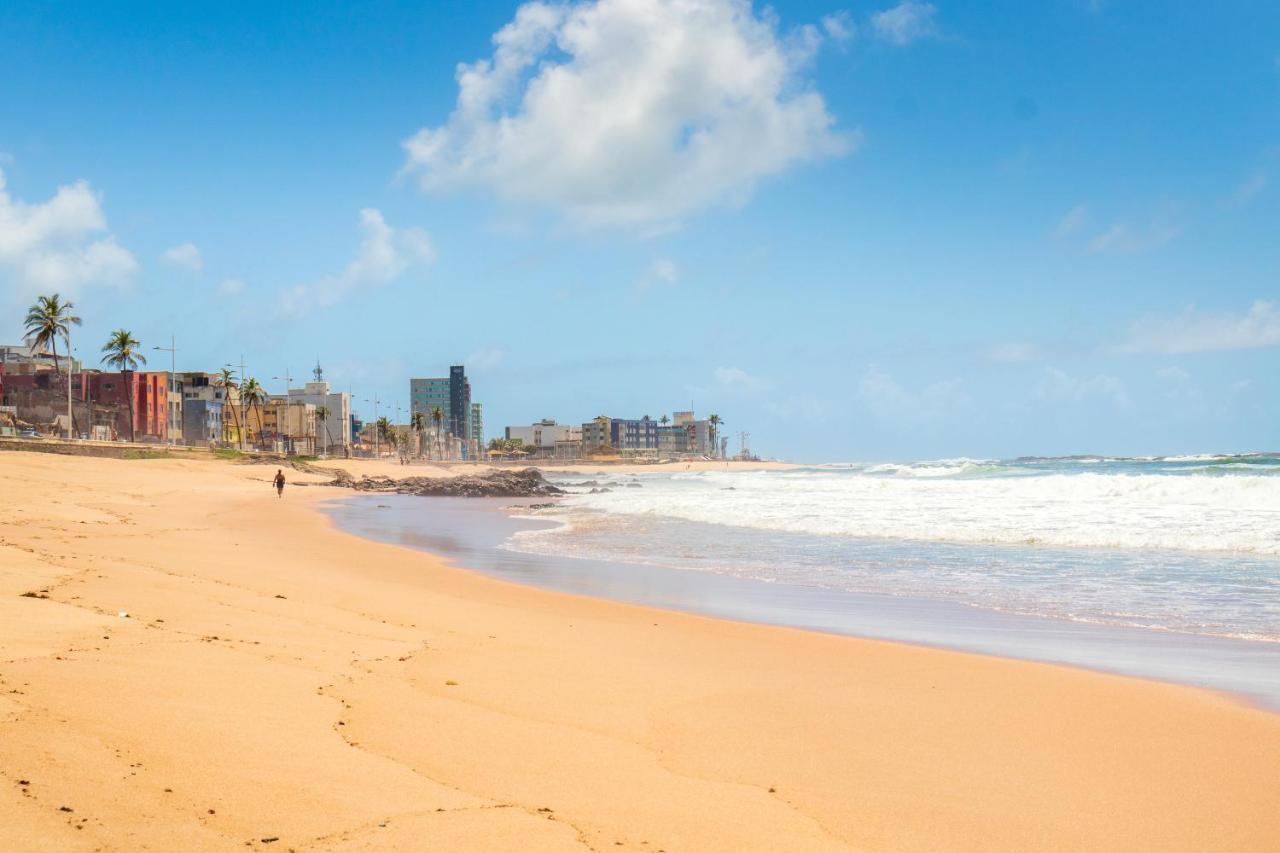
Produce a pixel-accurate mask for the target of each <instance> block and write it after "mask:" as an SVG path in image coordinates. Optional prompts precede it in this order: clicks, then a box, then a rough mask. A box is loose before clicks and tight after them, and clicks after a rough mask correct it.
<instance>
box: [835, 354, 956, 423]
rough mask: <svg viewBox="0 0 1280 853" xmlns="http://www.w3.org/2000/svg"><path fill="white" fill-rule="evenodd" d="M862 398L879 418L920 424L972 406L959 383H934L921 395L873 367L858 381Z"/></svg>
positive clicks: (951, 381)
mask: <svg viewBox="0 0 1280 853" xmlns="http://www.w3.org/2000/svg"><path fill="white" fill-rule="evenodd" d="M857 391H858V397H859V399H860V400H861V402H862V404H863V405H864V406H866V407H867V408H868V409H870V410H871V413H872V414H873V415H875V416H876V417H877V418H879V419H881V420H886V421H900V422H919V421H928V420H934V419H937V418H944V417H948V416H951V415H954V414H955V413H956V412H959V411H963V410H966V409H968V408H969V407H970V406H971V405H972V401H971V400H970V399H969V395H968V394H967V393H966V391H965V386H964V383H963V382H962V381H961V380H959V379H944V380H941V381H938V382H932V383H930V384H928V385H926V386H924V387H923V388H921V389H920V390H919V391H912V390H908V389H906V388H903V387H902V385H900V384H899V383H898V381H897V380H896V379H894V378H893V376H891V375H890V374H889V373H887V372H885V371H884V370H882V369H881V368H879V367H877V366H875V365H872V366H871V367H869V368H867V371H866V372H865V373H864V374H863V375H862V378H861V379H860V380H859V381H858V389H857Z"/></svg>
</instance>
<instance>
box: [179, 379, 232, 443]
mask: <svg viewBox="0 0 1280 853" xmlns="http://www.w3.org/2000/svg"><path fill="white" fill-rule="evenodd" d="M175 379H176V383H175V384H176V385H177V387H178V388H179V389H180V393H181V395H182V428H181V435H182V442H183V443H184V444H195V445H204V444H210V443H216V442H220V441H223V440H224V438H225V436H224V428H223V425H222V420H223V418H224V417H230V414H229V413H228V412H227V405H226V400H225V399H224V393H225V391H224V389H223V388H222V386H220V385H218V384H217V377H216V376H215V375H214V374H212V373H201V372H198V371H188V372H179V373H178V374H176V377H175Z"/></svg>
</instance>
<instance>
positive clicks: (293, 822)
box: [0, 452, 1280, 851]
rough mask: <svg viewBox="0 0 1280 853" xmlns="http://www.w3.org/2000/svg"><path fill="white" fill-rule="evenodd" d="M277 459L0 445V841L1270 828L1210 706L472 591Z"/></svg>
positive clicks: (161, 842) (1023, 667) (573, 846)
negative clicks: (377, 533)
mask: <svg viewBox="0 0 1280 853" xmlns="http://www.w3.org/2000/svg"><path fill="white" fill-rule="evenodd" d="M337 464H342V463H337ZM377 464H378V465H382V466H383V467H386V468H388V469H391V470H386V471H381V470H373V467H372V466H369V470H364V469H363V468H361V467H360V466H358V465H354V464H352V465H346V466H345V467H349V468H350V469H351V470H353V472H355V473H387V474H390V475H391V476H407V475H410V474H412V475H417V476H421V475H423V474H424V471H423V470H421V469H420V468H413V469H406V468H405V467H401V466H396V465H393V464H387V463H377ZM286 473H288V474H289V478H290V480H291V485H290V486H288V487H287V488H286V489H285V493H284V497H283V499H277V498H276V495H275V493H274V491H273V490H272V488H271V486H270V478H271V476H272V475H273V474H274V468H272V467H269V466H257V465H254V466H250V465H236V464H231V463H227V462H216V461H207V462H205V461H194V460H181V461H179V460H165V459H147V460H112V459H95V458H74V457H64V456H55V455H45V454H35V453H20V452H5V453H3V454H0V849H4V850H23V851H26V850H138V849H156V850H173V849H185V850H233V849H234V850H244V849H269V850H286V849H294V850H384V849H385V850H391V849H401V850H433V849H438V850H458V849H476V850H494V849H508V850H514V849H520V850H584V849H591V850H604V849H624V850H625V849H631V850H649V851H657V850H667V851H676V850H850V849H852V850H867V849H879V850H889V849H893V850H903V849H914V850H924V849H929V850H935V849H962V850H963V849H983V850H991V849H1001V850H1031V849H1097V850H1103V849H1111V850H1120V849H1124V850H1133V849H1161V850H1203V849H1231V850H1267V849H1275V846H1276V839H1278V838H1280V810H1277V809H1276V808H1275V803H1276V802H1280V773H1277V772H1276V768H1277V767H1280V715H1276V714H1274V713H1271V712H1268V711H1265V710H1262V709H1258V708H1253V707H1250V706H1248V705H1247V704H1246V703H1244V702H1242V701H1241V700H1239V699H1237V698H1236V697H1233V696H1229V695H1225V694H1219V693H1214V692H1210V691H1206V690H1201V689H1195V688H1190V687H1182V686H1175V685H1170V684H1164V683H1159V682H1154V681H1146V680H1141V679H1135V678H1125V677H1119V676H1113V675H1106V674H1100V673H1096V672H1090V671H1085V670H1078V669H1072V668H1068V667H1060V666H1052V665H1046V664H1039V663H1030V662H1025V661H1013V660H1006V659H1001V658H996V657H989V656H981V655H974V654H965V653H959V652H952V651H944V650H938V649H930V648H923V647H915V646H910V645H903V644H895V643H888V642H880V641H873V640H862V639H855V638H849V637H839V636H831V635H826V634H820V633H816V632H807V631H801V630H794V629H787V628H778V627H767V626H760V625H750V624H744V623H737V622H732V621H727V620H717V619H711V618H706V617H701V616H695V615H688V614H680V613H673V612H668V611H663V610H656V609H650V608H646V607H640V606H634V605H626V604H618V603H614V602H608V601H602V600H595V599H590V598H585V597H581V596H574V595H569V594H564V593H557V592H550V591H545V590H539V589H534V588H530V587H526V586H521V585H516V584H512V583H508V582H503V581H498V580H494V579H492V578H489V577H485V576H483V575H481V574H478V573H475V572H472V571H468V570H467V569H466V568H465V567H459V566H453V565H449V564H448V563H446V562H445V561H444V560H442V559H439V558H435V557H432V556H431V555H428V554H423V553H421V552H418V551H413V550H409V549H407V548H401V547H397V546H393V545H386V544H378V543H374V542H370V541H366V540H363V539H359V538H356V537H354V536H350V535H348V534H345V533H342V532H340V531H338V530H336V529H335V528H334V527H333V526H332V524H331V523H330V521H329V520H328V519H327V518H326V516H325V515H324V514H323V513H322V512H321V511H320V509H319V507H320V505H321V504H322V503H323V502H325V501H329V500H332V499H334V498H335V497H338V496H340V494H341V493H340V490H336V489H331V488H320V487H311V486H308V487H302V486H301V485H300V483H301V482H304V481H319V480H322V479H323V478H322V477H319V476H314V475H307V474H303V473H298V472H291V471H290V472H286ZM439 473H441V474H442V475H446V474H447V473H448V472H447V471H446V470H444V469H441V471H440V472H439ZM424 500H427V499H424Z"/></svg>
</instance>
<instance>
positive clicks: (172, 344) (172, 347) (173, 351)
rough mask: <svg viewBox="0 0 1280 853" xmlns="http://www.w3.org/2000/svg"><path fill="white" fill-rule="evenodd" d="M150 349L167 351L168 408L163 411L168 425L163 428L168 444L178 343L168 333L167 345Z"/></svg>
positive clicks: (171, 441)
mask: <svg viewBox="0 0 1280 853" xmlns="http://www.w3.org/2000/svg"><path fill="white" fill-rule="evenodd" d="M152 349H154V350H159V351H160V352H167V353H169V392H168V394H166V395H165V403H166V404H167V406H168V410H167V412H166V413H165V421H166V423H167V424H168V427H167V428H166V429H165V434H166V435H168V437H169V444H173V443H174V439H173V403H172V402H171V401H170V400H169V394H172V393H173V386H174V385H175V384H177V380H176V379H175V378H174V374H175V373H176V372H177V363H178V344H177V342H176V341H175V340H174V337H173V335H170V336H169V345H168V346H167V347H152Z"/></svg>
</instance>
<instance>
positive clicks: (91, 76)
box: [0, 0, 1280, 461]
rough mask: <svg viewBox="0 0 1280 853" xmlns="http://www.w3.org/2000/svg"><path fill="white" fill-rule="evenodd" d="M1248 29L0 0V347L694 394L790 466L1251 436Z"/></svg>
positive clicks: (1017, 7) (367, 389)
mask: <svg viewBox="0 0 1280 853" xmlns="http://www.w3.org/2000/svg"><path fill="white" fill-rule="evenodd" d="M1277 32H1280V8H1277V7H1268V6H1264V5H1258V4H1243V3H1240V4H1236V3H1227V4H1219V5H1218V6H1216V7H1213V8H1212V9H1209V8H1207V7H1205V6H1203V4H1195V5H1193V4H1190V3H1185V2H1173V3H1168V4H1161V5H1160V6H1159V7H1158V8H1153V7H1145V8H1144V7H1140V6H1138V5H1135V4H1126V3H1121V2H1108V0H1060V2H1055V3H1049V4H999V3H995V2H972V3H957V2H946V0H937V2H920V0H904V2H896V3H895V2H891V0H889V1H887V2H878V3H867V4H861V3H860V4H840V3H831V4H819V3H815V2H808V0H781V2H776V3H772V4H770V5H769V6H768V7H765V6H764V5H762V4H760V3H754V4H753V3H749V2H746V0H706V2H704V3H701V4H687V3H678V2H675V0H632V2H627V3H623V2H620V1H619V0H600V2H579V3H573V4H539V3H525V4H519V3H511V2H502V3H497V2H480V3H473V4H466V5H465V6H459V7H456V8H455V7H448V6H442V5H441V4H430V3H422V2H416V3H409V2H384V3H377V4H373V5H369V6H361V7H358V8H357V7H352V6H350V5H349V4H341V3H332V2H328V3H319V4H315V5H314V6H311V7H308V8H306V9H300V8H298V9H294V8H285V7H261V6H258V5H254V6H248V5H245V6H243V7H241V6H238V5H237V4H234V3H233V4H228V5H224V6H220V7H218V8H216V9H202V10H198V11H196V10H182V9H176V8H169V7H154V6H148V5H145V4H124V5H119V4H113V5H112V6H110V7H105V6H104V7H93V6H84V5H81V6H75V7H65V6H64V7H59V6H50V5H48V4H37V3H31V2H25V0H16V1H15V2H12V3H10V4H7V5H6V9H5V12H4V15H3V16H2V17H0V79H4V80H5V81H6V84H7V85H6V87H5V88H6V107H5V120H4V121H3V123H0V318H9V319H8V320H0V344H14V343H17V342H18V341H19V340H20V339H21V336H22V328H21V317H22V314H23V312H24V311H25V309H26V307H27V306H28V305H29V304H30V303H31V302H32V301H33V299H34V298H35V296H36V295H38V294H45V293H51V292H54V291H58V292H60V293H62V295H63V296H64V297H68V298H70V299H72V300H74V301H75V303H76V312H77V313H78V314H80V316H81V317H83V319H84V325H83V326H82V327H77V328H75V329H74V330H73V345H74V346H75V347H76V350H77V355H78V357H80V358H82V359H83V360H84V361H85V362H86V364H88V365H90V366H96V365H97V363H98V360H99V358H100V353H99V348H100V347H101V345H102V342H103V341H104V340H105V339H106V338H107V336H108V335H109V334H110V333H111V331H112V330H114V329H117V328H125V329H128V330H130V331H132V332H133V334H134V336H135V337H137V338H138V339H139V340H140V341H141V343H142V350H143V351H144V352H145V353H146V354H148V355H154V356H157V358H155V359H153V360H152V365H151V366H152V367H154V368H156V369H167V367H168V364H169V356H168V353H158V352H152V349H151V348H152V347H153V346H162V347H167V346H169V342H170V338H171V336H173V337H174V338H175V339H176V349H177V352H176V353H175V354H174V359H175V361H176V366H177V370H178V371H215V370H217V369H218V368H220V367H221V366H222V365H224V364H235V365H237V370H238V364H239V361H240V359H241V356H242V355H243V358H244V360H245V361H246V363H247V365H248V373H249V374H250V375H252V376H255V377H257V378H258V379H259V381H260V382H262V383H263V385H265V386H266V387H267V388H268V390H270V391H271V392H272V393H284V392H285V391H286V388H285V384H286V383H284V382H282V381H278V380H274V379H273V377H282V376H286V375H290V376H293V377H294V378H295V382H294V383H293V384H294V385H295V386H296V387H301V386H302V385H303V383H304V382H305V378H306V377H307V376H308V375H309V373H310V371H311V369H312V368H313V367H314V365H315V361H316V356H317V353H319V354H320V358H321V361H322V363H323V367H324V369H325V376H326V379H328V380H329V381H330V382H331V383H332V385H333V388H334V390H335V391H350V392H351V395H352V405H353V407H354V409H355V411H356V412H357V413H358V414H359V415H360V416H361V417H362V418H363V419H365V420H366V421H369V420H372V419H373V414H374V413H373V407H372V404H371V403H368V402H366V401H369V400H372V399H374V398H375V396H376V397H377V398H378V399H379V401H380V403H379V414H384V415H386V414H388V413H390V414H391V415H392V416H394V413H395V407H396V406H399V407H400V408H401V410H402V412H403V414H402V416H401V418H400V419H401V420H402V421H403V420H404V419H405V418H407V416H408V412H409V410H410V399H409V380H410V378H412V377H424V376H425V377H430V376H444V375H447V368H448V366H449V365H465V367H466V373H467V377H468V378H469V379H470V381H471V385H472V396H473V399H474V400H475V401H479V402H483V404H484V414H483V417H484V420H485V422H486V432H487V436H486V438H492V437H494V436H498V435H501V434H502V428H503V427H504V426H506V425H518V424H531V423H534V422H535V421H537V420H539V419H541V418H556V419H558V420H559V421H560V422H562V423H567V424H580V423H583V422H586V421H587V420H589V419H591V418H592V417H594V416H596V415H599V414H608V415H610V416H613V417H618V418H640V417H641V416H643V415H646V414H648V415H651V416H652V417H654V418H657V417H659V416H660V415H662V414H664V413H666V414H670V413H671V412H673V411H676V410H684V409H688V408H689V407H690V405H691V404H692V406H693V407H694V408H695V409H696V410H697V411H698V412H699V413H700V415H707V414H710V413H712V412H715V413H718V414H719V415H720V416H721V417H722V418H724V420H725V429H724V434H725V435H729V436H731V448H732V449H734V450H736V438H732V437H734V436H736V434H737V432H738V431H739V430H740V429H746V430H748V431H749V432H750V433H751V435H752V441H751V443H752V447H753V449H754V450H756V451H757V452H759V453H761V454H764V455H766V456H774V457H785V458H790V459H795V460H801V461H847V460H891V459H896V460H903V459H923V458H939V457H953V456H970V457H984V458H986V457H1013V456H1019V455H1032V454H1034V455H1064V454H1074V453H1099V454H1114V455H1122V454H1123V455H1146V454H1173V453H1190V452H1204V451H1247V450H1265V449H1275V448H1276V447H1277V446H1280V439H1277V438H1276V437H1275V435H1276V429H1275V424H1276V423H1277V421H1278V420H1280V378H1277V373H1278V371H1277V367H1280V358H1278V357H1277V355H1278V349H1277V348H1278V347H1280V234H1278V233H1277V223H1280V186H1277V183H1278V181H1277V179H1278V178H1280V41H1277V40H1276V38H1275V33H1277ZM671 45H680V46H682V47H681V48H678V49H669V48H670V46H671ZM1192 60H1194V61H1192ZM161 356H163V357H161ZM469 414H470V413H469V411H468V412H467V413H466V415H468V416H469Z"/></svg>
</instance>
